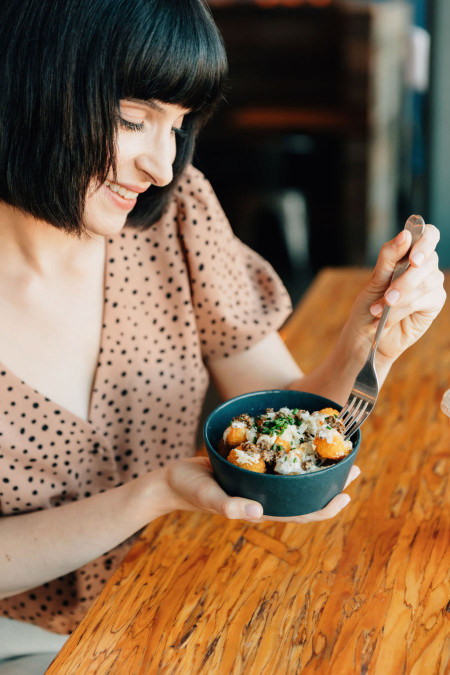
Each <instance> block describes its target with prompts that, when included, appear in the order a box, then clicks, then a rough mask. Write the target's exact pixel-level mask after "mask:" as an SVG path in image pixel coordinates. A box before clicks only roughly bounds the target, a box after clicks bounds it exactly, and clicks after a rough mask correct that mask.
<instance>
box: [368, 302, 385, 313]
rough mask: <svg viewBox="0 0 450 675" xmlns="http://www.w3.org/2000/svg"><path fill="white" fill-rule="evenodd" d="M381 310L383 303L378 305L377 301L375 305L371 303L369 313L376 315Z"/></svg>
mask: <svg viewBox="0 0 450 675" xmlns="http://www.w3.org/2000/svg"><path fill="white" fill-rule="evenodd" d="M382 311H383V305H380V303H379V302H377V303H376V304H375V305H372V307H371V308H370V313H371V314H373V315H374V316H378V314H380V312H382Z"/></svg>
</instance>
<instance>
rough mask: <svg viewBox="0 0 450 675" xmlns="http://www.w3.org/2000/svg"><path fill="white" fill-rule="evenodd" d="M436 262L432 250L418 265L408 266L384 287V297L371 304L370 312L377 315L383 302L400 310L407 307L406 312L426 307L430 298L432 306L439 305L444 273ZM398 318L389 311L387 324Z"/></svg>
mask: <svg viewBox="0 0 450 675" xmlns="http://www.w3.org/2000/svg"><path fill="white" fill-rule="evenodd" d="M438 263H439V259H438V256H437V253H436V252H435V251H433V252H432V253H431V255H430V256H429V257H428V258H427V260H426V261H425V262H424V263H423V264H422V265H421V266H420V267H418V268H417V267H409V269H408V270H407V271H406V272H405V273H404V274H402V275H401V276H400V277H399V278H398V279H396V280H395V281H394V282H393V283H392V284H391V285H390V286H389V287H388V288H387V289H386V292H385V293H384V297H383V298H380V299H379V300H377V301H376V302H374V303H373V304H372V305H371V307H370V312H371V314H372V315H373V316H379V315H380V314H381V311H382V309H383V307H384V303H385V302H386V303H387V304H388V305H390V306H391V307H395V308H398V309H401V311H402V312H403V309H404V308H408V312H407V313H412V311H420V310H422V309H426V308H427V307H428V306H429V301H430V299H431V301H432V306H433V307H434V306H438V305H440V303H441V299H442V297H443V296H445V293H444V290H443V287H444V275H443V273H442V272H441V271H440V270H439V267H438ZM433 295H434V296H435V297H434V298H433ZM398 320H399V319H398V315H397V314H394V313H391V316H390V318H389V324H392V323H394V322H395V321H398Z"/></svg>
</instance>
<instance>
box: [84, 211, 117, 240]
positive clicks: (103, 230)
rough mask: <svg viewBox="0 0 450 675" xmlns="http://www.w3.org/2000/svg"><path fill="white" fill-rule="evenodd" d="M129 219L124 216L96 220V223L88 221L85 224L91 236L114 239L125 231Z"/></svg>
mask: <svg viewBox="0 0 450 675" xmlns="http://www.w3.org/2000/svg"><path fill="white" fill-rule="evenodd" d="M126 221H127V218H126V217H124V216H122V217H120V218H118V217H115V218H111V217H110V218H106V217H103V218H96V219H95V220H94V221H92V220H91V222H89V220H87V221H86V222H85V228H86V231H87V232H89V234H94V235H97V236H101V237H113V236H114V235H116V234H118V233H119V232H120V231H121V230H123V228H124V226H125V223H126Z"/></svg>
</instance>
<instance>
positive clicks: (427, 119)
mask: <svg viewBox="0 0 450 675" xmlns="http://www.w3.org/2000/svg"><path fill="white" fill-rule="evenodd" d="M208 4H209V6H210V9H211V11H212V14H213V16H214V18H215V21H216V23H217V24H218V26H219V28H220V30H221V32H222V35H223V38H224V41H225V45H226V47H227V52H228V58H229V66H230V78H229V82H228V88H227V93H226V101H225V102H224V103H223V104H222V105H221V106H220V108H219V109H218V111H217V114H216V115H215V117H214V118H213V120H212V122H211V123H209V124H208V126H207V127H206V129H205V130H204V131H203V133H202V136H201V138H200V141H199V145H198V150H197V154H196V158H195V161H194V163H195V164H196V166H197V167H198V168H200V169H201V170H202V171H203V172H204V173H205V174H206V176H207V177H208V179H209V180H210V181H211V183H212V185H213V187H214V189H215V191H216V193H217V195H218V196H219V199H220V201H221V203H222V205H223V207H224V209H225V212H226V214H227V216H228V218H229V220H230V222H231V225H232V227H233V229H234V231H235V232H236V234H237V235H238V236H239V237H240V238H241V239H242V240H243V241H245V242H246V243H248V244H249V245H250V246H252V248H254V249H255V250H257V251H259V252H260V253H261V254H262V255H263V256H264V257H265V258H267V259H268V260H269V261H270V262H271V263H272V265H273V266H274V267H275V269H276V271H277V272H278V274H279V275H280V276H281V278H282V279H283V281H284V283H285V284H286V286H287V288H288V291H289V293H290V295H291V298H292V300H293V302H294V303H296V302H297V301H298V300H299V299H300V298H301V296H302V294H303V292H304V291H305V289H306V288H307V286H308V285H309V283H310V282H311V281H312V280H313V278H314V276H315V275H316V274H317V273H318V272H319V271H320V269H321V268H322V267H324V266H340V265H372V264H373V262H374V261H375V259H376V256H377V253H378V250H379V248H380V246H381V244H382V243H383V242H384V241H385V240H386V239H389V238H391V237H392V236H394V235H395V234H396V233H397V232H398V231H399V230H400V229H402V227H403V225H404V222H405V220H406V218H407V217H408V216H409V215H410V214H411V213H420V214H421V215H423V217H424V218H425V220H426V222H433V223H434V224H436V225H437V226H438V227H439V228H440V230H441V237H442V238H441V243H440V245H439V248H438V252H439V255H440V258H441V261H442V265H443V266H444V267H447V268H448V267H450V226H449V220H450V168H449V163H448V158H450V82H449V81H448V80H450V72H449V70H450V68H449V67H450V40H448V37H447V36H448V35H449V34H450V0H378V1H375V0H373V1H370V0H209V3H208Z"/></svg>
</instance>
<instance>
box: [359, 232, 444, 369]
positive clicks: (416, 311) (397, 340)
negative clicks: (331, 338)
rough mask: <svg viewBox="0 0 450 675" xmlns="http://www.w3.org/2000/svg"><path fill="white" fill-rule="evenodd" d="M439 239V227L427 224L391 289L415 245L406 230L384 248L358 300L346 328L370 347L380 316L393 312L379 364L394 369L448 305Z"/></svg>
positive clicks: (385, 334)
mask: <svg viewBox="0 0 450 675" xmlns="http://www.w3.org/2000/svg"><path fill="white" fill-rule="evenodd" d="M439 237H440V235H439V230H438V229H437V228H436V227H434V226H433V225H426V226H425V230H424V233H423V235H422V237H421V238H420V239H419V241H418V242H416V244H415V245H414V246H413V248H412V249H411V252H410V254H409V262H410V267H409V268H408V269H407V270H406V272H405V273H404V274H402V275H401V276H400V277H398V279H396V280H395V281H394V282H393V283H392V284H391V283H390V280H391V276H392V273H393V271H394V267H395V264H396V262H397V261H398V260H400V259H401V258H402V257H403V256H404V255H405V254H406V253H407V251H408V248H409V246H410V245H411V234H410V232H408V231H407V230H402V232H400V234H399V235H397V236H396V237H395V239H393V240H391V241H388V242H387V243H386V244H384V246H383V247H382V249H381V251H380V254H379V256H378V260H377V263H376V266H375V268H374V270H373V273H372V276H371V278H370V281H369V283H368V284H367V286H366V287H365V288H364V289H363V290H362V292H361V293H360V294H359V296H358V298H357V299H356V302H355V304H354V306H353V309H352V313H351V316H350V321H349V324H348V326H347V328H350V327H351V329H352V330H355V329H356V330H357V332H359V334H360V336H361V337H362V338H365V340H366V341H367V342H368V341H370V342H371V341H372V339H373V335H374V318H375V319H376V318H379V317H380V315H381V313H382V311H383V307H384V304H385V303H387V304H388V305H390V306H391V307H392V309H391V312H390V314H389V317H388V320H387V322H386V326H385V328H384V330H383V332H382V334H381V338H380V342H379V344H378V352H377V365H383V364H385V365H386V366H387V367H388V368H389V366H390V365H391V364H392V363H393V361H395V359H397V358H398V357H399V356H400V354H402V352H404V351H405V349H407V348H408V347H409V346H411V345H412V344H413V343H414V342H416V340H418V339H419V338H420V337H421V336H422V335H423V334H424V333H425V331H426V330H427V329H428V328H429V326H430V325H431V323H432V321H433V320H434V319H435V318H436V316H437V315H438V314H439V312H440V311H441V309H442V307H443V305H444V302H445V299H446V293H445V290H444V287H443V282H444V275H443V274H442V272H441V271H440V270H439V266H438V262H439V261H438V256H437V253H436V250H435V249H436V245H437V243H438V241H439ZM363 342H364V341H363ZM367 342H366V343H365V344H364V346H363V347H362V349H363V352H364V353H367ZM364 358H365V357H364ZM361 365H362V364H361Z"/></svg>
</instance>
